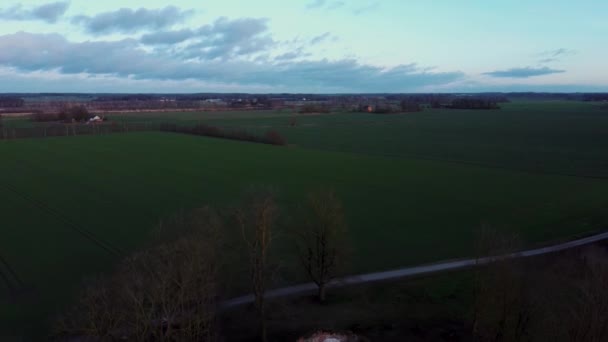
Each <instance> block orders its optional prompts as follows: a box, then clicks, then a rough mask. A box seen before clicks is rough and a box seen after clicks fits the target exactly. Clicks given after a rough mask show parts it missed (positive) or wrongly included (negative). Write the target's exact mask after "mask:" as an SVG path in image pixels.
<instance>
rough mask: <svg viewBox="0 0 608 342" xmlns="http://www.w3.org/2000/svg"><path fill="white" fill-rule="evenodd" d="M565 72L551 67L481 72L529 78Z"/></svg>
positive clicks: (489, 74) (499, 75)
mask: <svg viewBox="0 0 608 342" xmlns="http://www.w3.org/2000/svg"><path fill="white" fill-rule="evenodd" d="M564 72H566V71H565V70H558V69H551V68H549V67H541V68H533V67H525V68H511V69H507V70H496V71H490V72H486V73H483V75H487V76H492V77H503V78H530V77H538V76H545V75H551V74H560V73H564Z"/></svg>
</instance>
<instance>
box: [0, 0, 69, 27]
mask: <svg viewBox="0 0 608 342" xmlns="http://www.w3.org/2000/svg"><path fill="white" fill-rule="evenodd" d="M68 7H70V3H69V2H67V1H58V2H52V3H48V4H44V5H41V6H37V7H33V8H24V7H23V6H22V5H16V6H12V7H9V8H6V9H0V19H2V20H18V21H22V20H42V21H45V22H47V23H55V22H57V21H58V20H59V18H61V17H62V16H63V15H64V14H65V12H66V11H67V10H68Z"/></svg>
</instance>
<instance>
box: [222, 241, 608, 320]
mask: <svg viewBox="0 0 608 342" xmlns="http://www.w3.org/2000/svg"><path fill="white" fill-rule="evenodd" d="M603 240H608V232H604V233H600V234H596V235H592V236H588V237H585V238H581V239H577V240H572V241H568V242H564V243H560V244H557V245H553V246H547V247H541V248H535V249H529V250H525V251H520V252H515V253H510V254H506V255H498V256H488V257H481V258H469V259H460V260H452V261H443V262H437V263H432V264H425V265H419V266H412V267H405V268H399V269H394V270H388V271H382V272H373V273H366V274H359V275H353V276H347V277H343V278H338V279H335V280H333V281H331V282H330V283H329V284H328V285H327V287H330V288H339V287H345V286H350V285H360V284H366V283H374V282H380V281H385V280H394V279H401V278H408V277H413V276H418V275H427V274H432V273H438V272H446V271H452V270H458V269H464V268H469V267H475V266H483V265H488V264H491V263H494V262H496V261H500V260H509V259H519V258H528V257H533V256H539V255H545V254H550V253H556V252H560V251H564V250H567V249H571V248H575V247H580V246H585V245H588V244H592V243H595V242H599V241H603ZM317 289H318V287H317V285H316V284H315V283H303V284H299V285H294V286H288V287H282V288H277V289H274V290H270V291H267V292H266V293H265V295H264V297H265V298H267V299H274V298H282V297H290V296H301V295H305V294H312V293H314V292H315V291H316V290H317ZM254 300H255V297H254V295H253V294H248V295H244V296H240V297H235V298H232V299H228V300H225V301H222V302H221V303H220V309H222V310H227V309H231V308H234V307H238V306H242V305H246V304H251V303H253V302H254Z"/></svg>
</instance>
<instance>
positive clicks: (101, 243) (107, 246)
mask: <svg viewBox="0 0 608 342" xmlns="http://www.w3.org/2000/svg"><path fill="white" fill-rule="evenodd" d="M0 185H1V186H2V187H3V188H5V189H7V190H8V191H10V192H12V193H14V194H15V195H17V196H19V197H21V198H22V199H24V200H25V201H27V202H29V203H31V204H32V205H33V206H34V207H36V208H38V209H41V210H43V211H44V212H46V213H48V214H50V215H51V216H53V217H54V218H56V219H57V220H59V221H60V222H62V223H63V224H65V225H66V226H67V227H68V228H70V229H72V230H74V231H76V232H77V233H78V234H80V235H82V236H83V237H84V238H86V239H87V240H89V241H91V242H93V243H94V244H95V245H97V246H98V247H100V248H101V249H103V250H105V251H106V252H108V253H109V254H111V255H114V256H121V255H123V254H124V253H123V251H122V250H121V249H120V248H118V247H116V246H115V245H113V244H112V243H110V242H108V241H105V240H103V239H102V238H100V237H98V236H96V235H95V234H94V233H93V232H91V231H89V230H87V229H86V228H84V227H82V226H81V225H79V224H78V223H76V222H73V221H72V220H71V219H70V218H69V217H67V216H65V215H63V214H61V213H60V212H58V211H57V210H55V209H53V208H51V207H50V206H49V205H47V204H46V203H44V202H42V201H38V200H36V199H34V198H32V197H30V196H28V195H27V194H24V193H22V192H20V191H19V190H17V189H16V188H14V187H13V186H11V185H9V184H6V183H4V184H0Z"/></svg>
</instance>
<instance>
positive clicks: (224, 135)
mask: <svg viewBox="0 0 608 342" xmlns="http://www.w3.org/2000/svg"><path fill="white" fill-rule="evenodd" d="M160 130H161V131H163V132H175V133H184V134H192V135H201V136H207V137H214V138H221V139H231V140H239V141H249V142H256V143H262V144H269V145H278V146H285V145H287V140H286V139H285V138H284V137H283V136H282V135H281V134H280V133H279V132H277V131H275V130H270V131H267V132H266V133H265V134H264V135H262V136H258V135H254V134H251V133H249V132H246V131H243V130H226V129H222V128H220V127H216V126H211V125H206V124H197V125H195V126H191V127H190V126H179V125H177V124H174V123H166V122H165V123H161V125H160Z"/></svg>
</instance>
